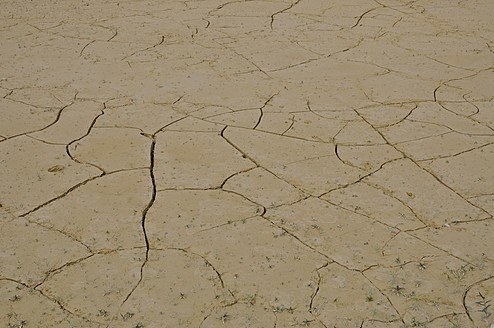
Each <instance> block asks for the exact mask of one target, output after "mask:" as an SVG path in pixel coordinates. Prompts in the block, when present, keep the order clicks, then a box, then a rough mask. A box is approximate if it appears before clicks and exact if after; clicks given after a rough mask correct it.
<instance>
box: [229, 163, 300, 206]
mask: <svg viewBox="0 0 494 328" xmlns="http://www.w3.org/2000/svg"><path fill="white" fill-rule="evenodd" d="M223 189H225V190H231V191H234V192H237V193H240V194H242V195H244V196H245V197H247V198H249V199H251V200H253V201H255V202H257V203H259V204H262V205H264V206H267V207H270V206H277V205H282V204H283V203H291V202H295V201H297V200H300V199H302V198H303V197H304V196H305V194H304V193H303V192H302V191H300V190H298V189H297V188H295V187H294V186H292V185H290V184H288V183H287V182H285V181H283V180H281V179H279V178H278V177H276V176H275V175H273V174H272V173H270V172H268V171H266V170H265V169H263V168H255V169H253V170H250V171H247V172H244V173H240V174H238V175H235V176H234V177H232V178H230V179H229V180H228V181H227V182H226V183H225V185H224V186H223Z"/></svg>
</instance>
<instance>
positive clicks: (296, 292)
mask: <svg viewBox="0 0 494 328" xmlns="http://www.w3.org/2000/svg"><path fill="white" fill-rule="evenodd" d="M190 250H191V251H193V252H196V253H199V254H203V255H204V256H205V257H206V258H207V259H208V261H209V262H210V263H211V264H212V265H213V266H214V267H215V268H216V270H217V271H218V272H220V273H221V276H222V280H223V282H224V284H225V286H227V287H228V288H229V289H230V290H231V291H232V292H233V293H234V295H235V296H236V297H237V298H241V299H248V298H249V296H253V295H257V296H256V304H268V305H269V307H271V308H275V307H276V306H281V305H284V306H285V307H287V308H290V307H292V308H304V307H306V306H308V304H309V303H310V296H311V295H312V293H313V292H314V290H315V288H316V286H314V285H311V284H309V282H310V279H311V276H312V272H313V271H314V270H315V269H316V268H318V267H321V266H322V265H324V264H325V263H327V259H325V258H324V257H323V256H321V255H319V254H318V253H316V252H315V251H313V250H312V249H310V248H309V247H306V246H304V245H302V244H301V243H300V242H298V241H297V240H296V239H294V238H292V237H290V236H289V235H287V234H286V233H283V231H282V230H281V229H279V228H276V227H274V226H272V225H271V224H270V223H269V222H267V221H266V220H264V219H262V218H260V217H257V218H253V219H251V220H247V221H246V222H245V223H241V222H238V223H236V224H227V225H225V226H222V227H220V228H218V229H215V230H209V231H204V232H202V233H199V234H197V235H196V237H195V238H194V240H193V241H192V242H191V245H190Z"/></svg>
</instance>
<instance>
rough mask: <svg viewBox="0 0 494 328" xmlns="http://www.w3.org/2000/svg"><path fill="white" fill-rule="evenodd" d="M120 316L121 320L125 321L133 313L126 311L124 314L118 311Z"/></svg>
mask: <svg viewBox="0 0 494 328" xmlns="http://www.w3.org/2000/svg"><path fill="white" fill-rule="evenodd" d="M120 316H121V317H122V320H123V321H126V320H127V319H130V318H132V317H133V316H134V313H132V312H127V313H125V314H122V313H120Z"/></svg>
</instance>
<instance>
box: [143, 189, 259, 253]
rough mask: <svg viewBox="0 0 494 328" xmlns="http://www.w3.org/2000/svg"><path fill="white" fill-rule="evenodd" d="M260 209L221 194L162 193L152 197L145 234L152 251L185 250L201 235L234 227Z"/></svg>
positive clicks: (243, 199) (174, 191) (179, 191)
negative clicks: (165, 248)
mask: <svg viewBox="0 0 494 328" xmlns="http://www.w3.org/2000/svg"><path fill="white" fill-rule="evenodd" d="M261 211H262V209H261V208H260V207H259V206H258V205H256V204H254V203H252V202H249V201H248V200H246V199H245V198H243V197H241V196H239V195H236V194H234V193H229V192H225V191H222V190H166V191H160V192H158V194H157V195H156V200H155V202H154V204H153V207H151V209H150V210H149V212H148V214H147V217H146V231H147V233H148V237H149V242H150V244H151V245H152V246H154V247H160V248H163V247H180V248H186V247H188V246H189V245H190V244H191V243H193V242H194V240H195V238H196V237H197V234H198V233H200V232H201V231H206V230H210V229H215V228H218V227H220V226H222V225H227V224H238V223H240V222H244V221H245V220H247V219H249V218H252V217H253V216H255V215H259V214H260V213H261Z"/></svg>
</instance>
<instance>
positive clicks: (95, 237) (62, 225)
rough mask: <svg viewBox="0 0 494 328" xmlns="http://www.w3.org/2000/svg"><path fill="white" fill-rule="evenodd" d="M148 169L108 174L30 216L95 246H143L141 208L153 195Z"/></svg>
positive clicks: (103, 247) (108, 247)
mask: <svg viewBox="0 0 494 328" xmlns="http://www.w3.org/2000/svg"><path fill="white" fill-rule="evenodd" d="M151 190H152V186H151V180H150V178H149V171H148V170H137V171H127V172H125V171H124V172H118V173H113V174H109V175H105V176H103V177H100V178H98V179H95V180H93V181H89V182H88V183H86V184H85V185H83V186H80V187H79V188H77V189H76V190H74V191H72V192H71V193H70V194H68V195H66V196H65V197H63V198H61V199H58V200H56V201H54V202H52V203H51V204H48V205H46V206H44V207H43V208H41V209H39V210H38V211H36V212H34V213H32V214H30V215H29V216H28V218H29V219H30V220H32V221H36V222H39V223H41V224H43V225H46V226H49V227H53V228H54V229H58V230H61V231H64V232H66V233H68V234H70V235H71V236H75V237H76V238H78V239H79V240H81V241H82V242H83V243H84V244H86V245H88V246H89V247H91V248H92V249H116V248H121V247H132V246H144V245H145V244H144V238H143V235H142V223H141V221H142V209H143V208H144V207H145V206H146V205H147V203H148V202H149V199H150V198H151Z"/></svg>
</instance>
